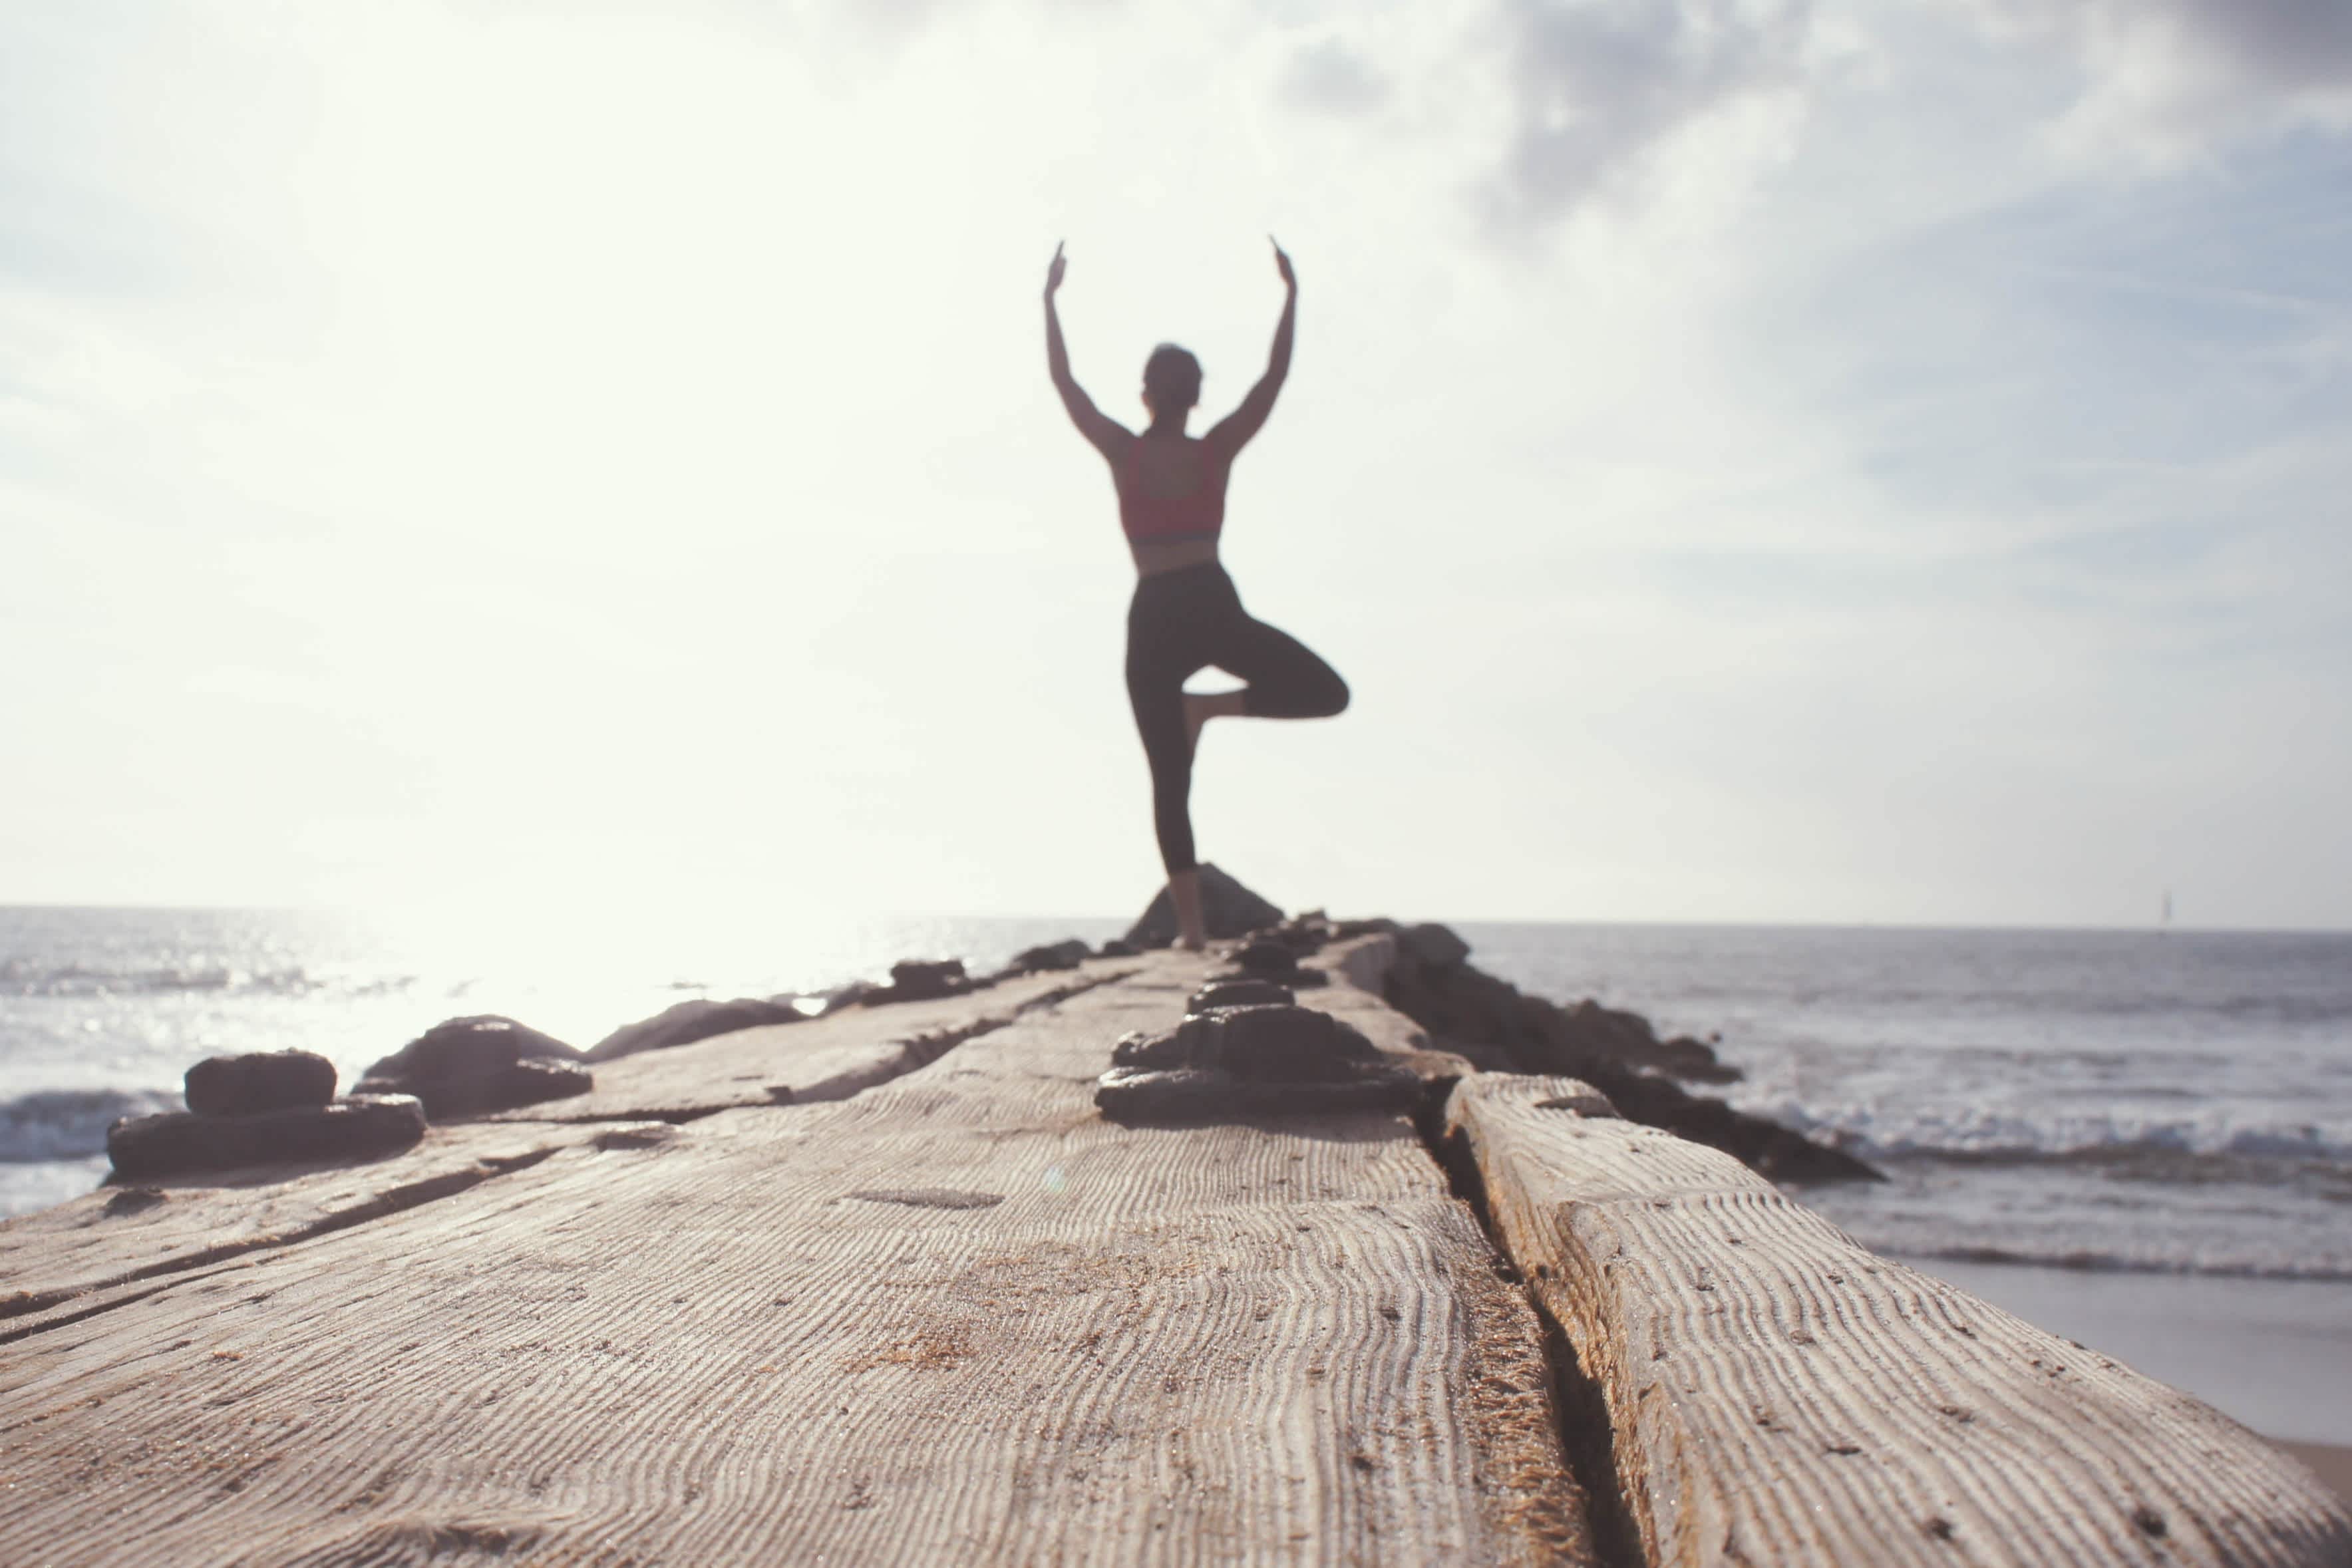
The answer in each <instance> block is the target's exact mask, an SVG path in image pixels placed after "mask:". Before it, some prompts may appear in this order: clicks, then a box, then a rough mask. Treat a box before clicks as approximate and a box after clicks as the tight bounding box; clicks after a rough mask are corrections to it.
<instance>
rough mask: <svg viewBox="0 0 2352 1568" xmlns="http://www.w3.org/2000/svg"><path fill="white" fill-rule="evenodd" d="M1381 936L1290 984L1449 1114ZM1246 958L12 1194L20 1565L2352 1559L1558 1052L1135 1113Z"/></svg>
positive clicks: (1155, 960)
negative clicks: (218, 1159)
mask: <svg viewBox="0 0 2352 1568" xmlns="http://www.w3.org/2000/svg"><path fill="white" fill-rule="evenodd" d="M1388 940H1389V939H1388V938H1385V937H1370V938H1365V939H1362V940H1360V941H1358V942H1355V943H1351V944H1349V945H1347V946H1342V947H1337V948H1333V949H1330V950H1328V951H1327V953H1326V954H1324V955H1323V956H1322V957H1321V958H1320V959H1319V960H1318V963H1320V964H1321V965H1323V966H1324V967H1328V968H1330V969H1332V970H1333V971H1335V972H1337V973H1339V974H1340V975H1341V976H1343V977H1353V978H1354V979H1355V980H1356V981H1358V982H1360V987H1362V988H1359V986H1351V985H1349V984H1347V983H1345V981H1344V979H1343V981H1342V983H1339V984H1335V985H1332V986H1329V987H1326V988H1319V989H1310V990H1302V992H1301V993H1300V999H1301V1000H1302V1001H1304V1002H1306V1003H1307V1004H1308V1005H1311V1006H1315V1007H1318V1008H1321V1009H1325V1010H1327V1011H1330V1012H1333V1013H1335V1014H1337V1015H1338V1016H1339V1017H1341V1018H1343V1019H1348V1020H1349V1022H1350V1023H1353V1024H1354V1025H1356V1026H1357V1027H1358V1028H1360V1029H1361V1030H1364V1031H1365V1033H1366V1034H1367V1035H1369V1036H1370V1038H1371V1039H1372V1040H1373V1041H1374V1042H1375V1043H1376V1044H1378V1045H1379V1046H1380V1047H1381V1049H1383V1050H1385V1051H1392V1052H1395V1053H1397V1054H1398V1055H1399V1056H1400V1057H1401V1058H1402V1059H1403V1060H1406V1061H1410V1062H1411V1063H1412V1066H1413V1067H1414V1070H1415V1071H1418V1072H1420V1073H1422V1074H1423V1077H1424V1078H1427V1079H1429V1080H1431V1081H1432V1084H1433V1100H1432V1107H1433V1108H1434V1107H1435V1106H1436V1105H1437V1103H1439V1102H1438V1098H1437V1097H1442V1096H1443V1095H1444V1092H1445V1088H1446V1085H1447V1082H1449V1080H1450V1078H1451V1076H1452V1075H1453V1074H1454V1073H1457V1072H1460V1071H1463V1070H1464V1069H1465V1064H1464V1063H1463V1062H1461V1061H1460V1060H1459V1059H1458V1058H1454V1057H1450V1056H1448V1055H1446V1054H1445V1053H1444V1052H1436V1051H1429V1050H1428V1049H1427V1047H1428V1044H1429V1042H1428V1040H1427V1039H1426V1037H1425V1036H1424V1035H1423V1033H1422V1031H1421V1030H1419V1029H1418V1028H1416V1027H1415V1026H1414V1025H1413V1024H1412V1021H1411V1020H1410V1019H1405V1018H1403V1017H1402V1015H1401V1014H1398V1013H1396V1012H1393V1011H1391V1010H1390V1009H1387V1008H1386V1007H1385V1006H1384V1005H1383V1004H1382V1003H1381V1001H1380V1000H1379V998H1378V996H1377V994H1376V990H1377V988H1378V986H1379V985H1380V983H1381V964H1382V962H1383V960H1384V957H1385V956H1386V954H1387V953H1388V952H1389V951H1390V949H1389V947H1387V946H1384V945H1385V944H1386V943H1387V942H1388ZM1212 968H1213V965H1211V964H1210V963H1208V962H1207V961H1204V960H1201V959H1196V958H1189V957H1184V956H1177V955H1170V954H1160V955H1153V956H1147V957H1144V958H1140V959H1114V960H1097V961H1093V962H1090V963H1089V964H1087V966H1086V967H1084V968H1083V969H1082V970H1079V971H1076V972H1072V973H1065V974H1059V975H1052V976H1037V977H1028V978H1025V979H1023V980H1018V981H1013V982H1008V983H1007V984H1005V985H1003V986H1000V987H995V988H990V989H988V990H984V991H982V992H978V993H975V994H973V995H971V996H968V997H962V998H946V999H943V1000H941V1001H938V1002H929V1003H915V1004H904V1005H898V1006H891V1007H883V1008H875V1009H850V1010H847V1011H845V1012H844V1013H841V1014H839V1015H836V1016H835V1017H834V1018H830V1019H823V1020H818V1021H814V1022H809V1023H803V1024H792V1025H786V1026H782V1027H770V1028H763V1029H754V1030H742V1031H740V1032H738V1033H736V1034H732V1035H727V1036H721V1037H718V1038H715V1039H712V1040H706V1041H702V1042H699V1043H698V1044H695V1045H691V1046H686V1047H680V1048H677V1050H675V1051H662V1052H652V1053H647V1054H646V1055H645V1056H642V1057H632V1058H628V1059H625V1060H623V1061H617V1062H607V1063H603V1064H599V1066H598V1067H597V1070H596V1071H597V1076H598V1084H597V1089H596V1091H595V1092H594V1093H593V1095H589V1096H583V1097H580V1098H578V1099H574V1100H571V1101H562V1102H554V1103H549V1104H547V1105H545V1106H540V1107H531V1108H527V1109H525V1110H523V1111H520V1112H517V1113H508V1114H505V1115H502V1116H500V1117H499V1118H496V1119H491V1120H486V1121H482V1122H478V1123H473V1124H458V1125H455V1126H449V1127H436V1129H434V1131H433V1132H432V1134H430V1135H429V1136H428V1138H427V1139H426V1141H425V1143H424V1144H423V1145H419V1146H418V1147H417V1148H416V1149H415V1150H412V1151H410V1152H409V1153H407V1154H405V1155H401V1156H399V1157H397V1158H394V1159H388V1160H383V1161H379V1162H375V1163H373V1164H370V1165H365V1166H354V1167H351V1168H348V1169H334V1170H307V1171H304V1170H287V1169H278V1170H272V1171H265V1172H249V1173H244V1174H242V1175H235V1176H229V1177H226V1178H215V1179H212V1180H209V1181H207V1182H205V1183H204V1184H197V1185H186V1186H166V1187H163V1188H161V1189H160V1191H159V1192H158V1193H156V1194H149V1193H144V1192H141V1193H122V1192H101V1193H100V1194H97V1195H93V1196H92V1197H88V1198H83V1199H78V1200H76V1201H75V1202H73V1203H71V1204H67V1205H63V1206H60V1207H58V1208H57V1209H54V1210H51V1211H49V1212H48V1213H47V1214H44V1215H38V1216H31V1217H27V1218H24V1219H20V1220H16V1221H13V1222H10V1223H9V1224H8V1225H6V1226H0V1269H5V1285H4V1286H0V1563H5V1564H9V1565H11V1568H14V1565H15V1564H18V1563H27V1564H49V1563H53V1564H84V1563H88V1564H98V1563H107V1564H116V1563H119V1564H126V1565H136V1564H174V1565H176V1564H183V1563H206V1564H209V1563H249V1564H278V1563H309V1564H329V1563H341V1564H361V1563H368V1564H375V1563H426V1562H432V1563H468V1562H476V1563H491V1562H496V1563H508V1564H516V1563H602V1564H614V1565H619V1564H635V1565H650V1564H655V1563H740V1562H779V1563H782V1562H792V1563H800V1562H807V1563H924V1562H943V1563H1087V1562H1104V1563H1129V1562H1147V1563H1152V1562H1183V1563H1192V1562H1216V1563H1227V1562H1230V1563H1259V1562H1265V1563H1294V1562H1295V1563H1453V1562H1481V1563H1486V1562H1494V1563H1542V1562H1562V1563H1598V1562H1602V1561H1610V1562H1612V1564H1613V1563H1622V1564H1625V1565H1627V1568H1630V1565H1631V1564H1633V1563H1639V1562H1651V1563H1660V1564H1664V1563H1674V1564H1685V1563H1689V1564H1698V1563H1727V1564H1728V1563H1807V1564H1813V1563H1853V1564H1864V1563H1871V1564H1875V1563H1906V1562H1921V1563H1954V1564H1960V1563H1966V1564H1979V1563H2224V1562H2227V1563H2345V1562H2347V1561H2352V1544H2347V1543H2352V1522H2347V1519H2346V1516H2345V1514H2344V1512H2343V1511H2342V1509H2341V1507H2340V1505H2339V1504H2338V1503H2336V1501H2335V1500H2333V1499H2331V1498H2330V1496H2329V1495H2328V1493H2327V1491H2326V1489H2325V1488H2324V1487H2323V1486H2322V1485H2321V1483H2320V1482H2319V1481H2318V1480H2317V1479H2315V1477H2313V1476H2312V1474H2311V1473H2310V1472H2309V1471H2308V1470H2307V1469H2305V1468H2304V1467H2303V1466H2302V1465H2301V1464H2299V1463H2297V1462H2296V1460H2295V1459H2294V1458H2291V1457H2289V1456H2288V1455H2287V1454H2286V1453H2284V1452H2283V1451H2281V1450H2280V1449H2279V1448H2273V1447H2272V1446H2269V1445H2266V1444H2263V1443H2262V1442H2260V1441H2259V1440H2257V1439H2255V1438H2254V1437H2252V1435H2251V1434H2248V1433H2246V1432H2245V1431H2244V1430H2243V1429H2242V1428H2240V1427H2237V1426H2236V1425H2235V1424H2234V1423H2231V1422H2230V1421H2228V1420H2226V1419H2225V1418H2223V1417H2221V1416H2219V1415H2217V1414H2215V1413H2214V1412H2213V1411H2211V1410H2210V1409H2208V1408H2207V1407H2205V1406H2201V1405H2200V1404H2198V1403H2197V1402H2196V1401H2195V1400H2193V1399H2190V1398H2189V1397H2188V1396H2185V1395H2181V1394H2179V1393H2177V1392H2175V1391H2173V1390H2171V1389H2168V1388H2165V1387H2162V1386H2161V1385H2156V1384H2153V1383H2150V1382H2148V1381H2147V1380H2146V1379H2143V1378H2139V1377H2137V1375H2134V1374H2132V1373H2131V1372H2130V1371H2129V1370H2128V1369H2126V1368H2124V1367H2121V1366H2118V1365H2116V1364H2114V1363H2113V1362H2112V1361H2110V1360H2108V1359H2106V1358H2104V1357H2101V1356H2098V1355H2097V1354H2094V1353H2091V1352H2086V1351H2084V1350H2083V1349H2082V1348H2081V1347H2079V1346H2075V1345H2071V1344H2068V1343H2065V1342H2063V1341H2059V1340H2055V1339H2053V1338H2052V1337H2051V1336H2049V1335H2047V1334H2043V1333H2040V1331H2037V1330H2034V1329H2032V1327H2031V1326H2030V1325H2027V1324H2025V1323H2022V1322H2019V1321H2018V1320H2016V1319H2014V1318H2011V1317H2010V1316H2008V1315H2007V1314H2005V1313H2002V1312H1999V1311H1997V1310H1996V1309H1994V1308H1991V1307H1990V1306H1988V1305H1986V1304H1985V1303H1983V1302H1981V1301H1977V1300H1975V1299H1974V1298H1972V1297H1969V1296H1967V1295H1966V1294H1964V1293H1963V1292H1961V1291H1957V1290H1955V1289H1953V1288H1951V1287H1949V1286H1947V1285H1944V1284H1942V1283H1941V1282H1940V1281H1934V1280H1930V1279H1927V1278H1926V1277H1925V1276H1922V1275H1918V1274H1916V1273H1914V1272H1913V1271H1912V1270H1907V1269H1905V1268H1903V1267H1902V1266H1900V1265H1898V1264H1895V1263H1893V1262H1891V1261H1889V1260H1883V1259H1879V1258H1876V1257H1874V1256H1873V1255H1871V1254H1869V1253H1867V1252H1864V1251H1863V1250H1862V1249H1859V1248H1856V1247H1854V1246H1853V1244H1852V1243H1850V1242H1848V1241H1847V1240H1846V1239H1844V1238H1843V1236H1841V1235H1839V1234H1838V1233H1837V1232H1836V1231H1835V1230H1834V1229H1832V1228H1830V1227H1829V1226H1828V1225H1827V1224H1826V1223H1825V1222H1823V1221H1822V1220H1821V1219H1820V1218H1818V1217H1817V1216H1814V1215H1812V1214H1811V1213H1810V1212H1809V1211H1807V1210H1805V1209H1804V1208H1802V1207H1801V1206H1800V1205H1798V1204H1797V1203H1795V1202H1792V1201H1791V1200H1790V1198H1788V1197H1784V1196H1783V1195H1781V1194H1780V1192H1778V1191H1776V1190H1775V1189H1774V1188H1773V1187H1771V1186H1769V1184H1767V1183H1765V1182H1763V1181H1762V1180H1760V1179H1759V1178H1758V1177H1756V1176H1753V1175H1751V1174H1750V1173H1748V1171H1747V1170H1746V1169H1745V1168H1744V1167H1742V1166H1739V1165H1738V1163H1737V1162H1736V1161H1734V1160H1732V1159H1730V1158H1729V1157H1728V1156H1726V1155H1718V1154H1715V1153H1713V1152H1711V1151H1709V1150H1706V1149H1704V1148H1700V1147H1698V1146H1696V1145H1690V1144H1685V1143H1683V1142H1681V1141H1679V1140H1677V1139H1675V1138H1674V1137H1672V1136H1670V1135H1668V1134H1663V1133H1658V1132H1654V1131H1652V1130H1649V1129H1644V1128H1640V1127H1635V1126H1632V1125H1630V1124H1626V1123H1623V1122H1622V1121H1618V1120H1616V1119H1614V1118H1613V1117H1612V1116H1610V1115H1608V1114H1607V1106H1606V1103H1605V1102H1601V1101H1599V1100H1598V1099H1597V1098H1595V1097H1593V1096H1591V1094H1590V1092H1588V1091H1585V1090H1583V1089H1582V1088H1581V1086H1580V1085H1576V1084H1574V1083H1571V1082H1567V1081H1562V1080H1540V1079H1527V1078H1517V1077H1509V1076H1485V1077H1480V1076H1475V1075H1473V1076H1471V1077H1469V1078H1467V1079H1465V1080H1464V1082H1462V1084H1461V1085H1460V1086H1459V1087H1458V1088H1456V1089H1454V1092H1453V1095H1452V1097H1451V1099H1450V1101H1447V1102H1445V1104H1446V1109H1447V1114H1446V1115H1445V1116H1436V1115H1430V1116H1427V1117H1425V1118H1424V1121H1423V1125H1422V1127H1421V1129H1420V1130H1418V1131H1417V1130H1416V1128H1415V1126H1414V1124H1412V1121H1411V1120H1409V1119H1408V1118H1406V1117H1403V1116H1391V1115H1384V1114H1379V1113H1361V1112H1360V1113H1328V1114H1323V1115H1315V1116H1297V1117H1289V1118H1283V1119H1263V1120H1258V1121H1254V1122H1248V1123H1244V1124H1226V1125H1217V1126H1195V1127H1181V1128H1132V1127H1124V1126H1120V1125H1118V1124H1111V1123H1108V1122H1106V1121H1104V1120H1103V1119H1102V1118H1101V1117H1100V1116H1099V1115H1098V1114H1097V1113H1096V1111H1095V1108H1094V1106H1093V1103H1092V1089H1093V1081H1094V1079H1095V1077H1096V1075H1097V1073H1098V1072H1100V1071H1102V1070H1103V1068H1104V1067H1105V1066H1106V1065H1108V1061H1109V1056H1110V1051H1111V1047H1112V1044H1113V1042H1114V1041H1115V1040H1116V1039H1117V1038H1118V1036H1119V1035H1120V1034H1121V1033H1123V1032H1125V1031H1126V1030H1129V1029H1134V1028H1160V1027H1166V1026H1168V1025H1170V1024H1172V1023H1173V1022H1174V1021H1175V1020H1176V1019H1177V1017H1178V1016H1179V1013H1180V1012H1181V1007H1182V1003H1183V999H1184V998H1185V996H1186V995H1187V994H1189V993H1190V992H1191V991H1192V989H1193V988H1195V987H1196V986H1197V985H1198V984H1199V983H1200V982H1201V981H1202V979H1203V978H1205V977H1206V976H1207V975H1208V974H1209V973H1210V971H1211V969H1212ZM1546 1102H1554V1103H1549V1104H1548V1103H1546ZM1448 1127H1450V1128H1451V1133H1452V1137H1453V1145H1452V1149H1453V1152H1454V1154H1456V1155H1466V1156H1467V1158H1466V1160H1464V1159H1457V1163H1456V1168H1455V1170H1454V1173H1453V1178H1452V1179H1451V1180H1449V1175H1448V1172H1447V1170H1446V1168H1445V1166H1444V1165H1443V1164H1442V1163H1441V1161H1440V1159H1439V1158H1438V1157H1437V1155H1436V1154H1435V1153H1433V1149H1432V1148H1431V1146H1430V1145H1428V1144H1427V1143H1426V1142H1424V1138H1425V1137H1438V1136H1441V1135H1444V1134H1446V1132H1447V1129H1448ZM1465 1194H1466V1195H1472V1196H1475V1197H1478V1198H1479V1199H1480V1201H1481V1202H1482V1203H1483V1205H1484V1206H1485V1207H1486V1213H1487V1217H1488V1218H1489V1220H1490V1222H1491V1224H1492V1226H1493V1234H1491V1235H1490V1234H1489V1231H1488V1230H1487V1229H1486V1228H1482V1224H1481V1216H1480V1212H1479V1210H1478V1209H1477V1208H1475V1207H1473V1206H1472V1204H1471V1203H1470V1202H1468V1201H1465V1196H1464V1195H1465ZM1498 1242H1499V1246H1498ZM1522 1281H1524V1283H1523V1282H1522ZM1538 1305H1539V1306H1540V1307H1541V1308H1542V1309H1543V1311H1544V1312H1545V1313H1548V1314H1549V1318H1550V1319H1551V1321H1552V1322H1556V1323H1557V1324H1559V1327H1560V1329H1561V1330H1563V1331H1564V1333H1560V1334H1558V1335H1554V1336H1550V1337H1548V1333H1547V1328H1546V1324H1545V1322H1544V1319H1543V1318H1542V1317H1540V1316H1539V1315H1538V1312H1537V1310H1536V1308H1537V1306H1538ZM2312 1457H2313V1458H2315V1462H2316V1461H2317V1460H2319V1459H2325V1458H2328V1457H2330V1456H2329V1455H2327V1454H2326V1453H2315V1454H2314V1455H2313V1456H2312ZM2335 1457H2337V1458H2340V1456H2335ZM1579 1471H1580V1476H1579V1473H1578V1472H1579ZM1580 1478H1581V1479H1580ZM1588 1486H1589V1487H1591V1489H1592V1490H1593V1492H1594V1494H1595V1495H1594V1496H1593V1497H1592V1499H1591V1519H1592V1520H1596V1521H1598V1522H1597V1529H1598V1540H1599V1545H1598V1546H1596V1545H1595V1543H1594V1542H1595V1539H1596V1537H1595V1528H1596V1527H1595V1525H1594V1524H1593V1523H1591V1522H1589V1521H1588V1509H1587V1491H1586V1488H1587V1487H1588Z"/></svg>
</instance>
